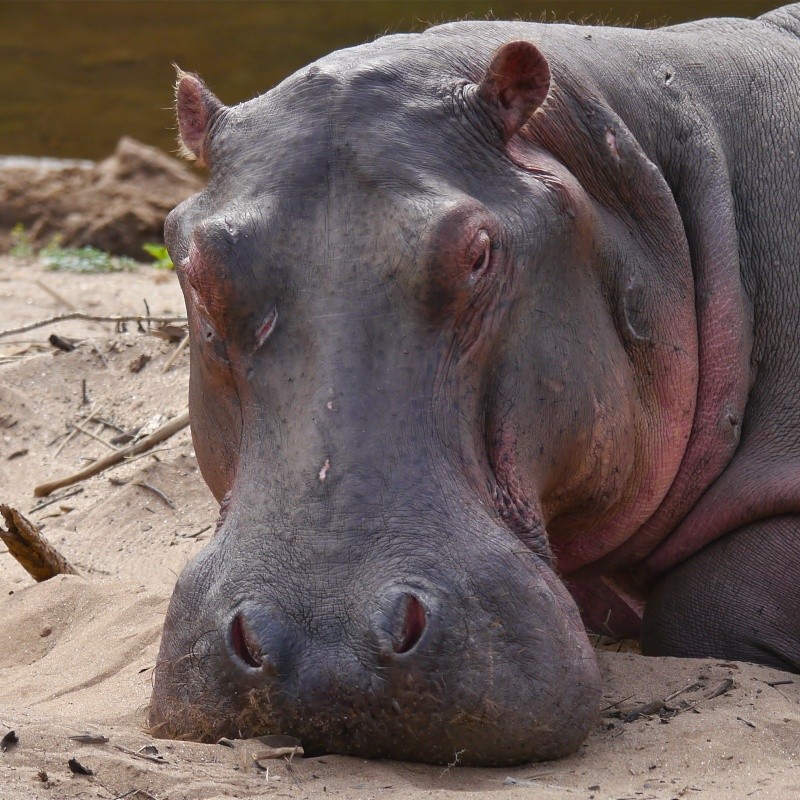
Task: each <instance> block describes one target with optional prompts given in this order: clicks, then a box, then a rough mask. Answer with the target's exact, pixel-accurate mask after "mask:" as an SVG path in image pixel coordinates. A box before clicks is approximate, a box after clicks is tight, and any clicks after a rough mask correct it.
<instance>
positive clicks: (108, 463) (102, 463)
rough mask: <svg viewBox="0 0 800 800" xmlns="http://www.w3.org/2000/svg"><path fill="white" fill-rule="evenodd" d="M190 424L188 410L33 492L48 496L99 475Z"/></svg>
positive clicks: (40, 495) (37, 495)
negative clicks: (72, 473)
mask: <svg viewBox="0 0 800 800" xmlns="http://www.w3.org/2000/svg"><path fill="white" fill-rule="evenodd" d="M188 424H189V414H188V412H187V413H186V414H181V416H180V417H175V419H172V420H170V421H169V422H167V423H166V424H164V425H162V426H161V427H160V428H159V429H158V430H156V431H153V433H151V434H150V435H149V436H145V438H144V439H140V440H139V441H138V442H134V443H133V444H129V445H128V446H127V447H122V448H120V449H119V450H117V452H116V453H111V454H110V455H107V456H106V457H105V458H101V459H99V460H98V461H95V462H94V463H93V464H89V466H88V467H86V468H85V469H82V470H80V472H76V473H75V474H74V475H67V476H66V477H65V478H59V479H58V480H55V481H50V482H49V483H43V484H41V485H40V486H37V487H36V488H35V489H34V490H33V493H34V495H35V496H36V497H46V496H47V495H48V494H50V492H54V491H55V490H56V489H61V488H62V487H63V486H72V484H73V483H78V482H79V481H85V480H86V479H87V478H91V477H92V476H93V475H97V474H98V473H100V472H102V471H103V470H105V469H108V468H109V467H113V466H114V465H115V464H119V463H121V462H122V461H124V460H125V458H126V457H127V456H135V455H137V454H139V453H143V452H144V451H145V450H149V449H150V448H151V447H153V446H154V445H157V444H159V442H163V441H164V440H165V439H169V437H170V436H173V435H174V434H176V433H177V432H178V431H179V430H182V429H183V428H185V427H186V426H187V425H188Z"/></svg>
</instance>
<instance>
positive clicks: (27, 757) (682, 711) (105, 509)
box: [0, 258, 800, 800]
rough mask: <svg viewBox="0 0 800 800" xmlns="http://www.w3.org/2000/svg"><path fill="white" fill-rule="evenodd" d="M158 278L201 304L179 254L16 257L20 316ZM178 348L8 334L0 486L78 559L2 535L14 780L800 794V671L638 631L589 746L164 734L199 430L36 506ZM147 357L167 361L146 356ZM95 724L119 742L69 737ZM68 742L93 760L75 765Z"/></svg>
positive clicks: (104, 303) (150, 292) (106, 308)
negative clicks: (463, 762)
mask: <svg viewBox="0 0 800 800" xmlns="http://www.w3.org/2000/svg"><path fill="white" fill-rule="evenodd" d="M43 286H44V287H47V288H46V289H45V288H42V287H43ZM48 290H49V291H48ZM54 291H55V293H56V296H54V294H53V292H54ZM145 299H146V300H147V303H148V305H149V307H150V310H151V312H152V313H153V314H182V313H183V302H182V299H181V296H180V292H179V290H178V287H177V282H176V281H175V279H174V276H172V275H170V274H168V273H163V272H158V271H156V270H153V269H150V268H145V267H143V268H141V269H140V270H138V271H137V272H135V273H117V274H104V275H74V274H63V273H51V272H47V271H45V270H44V269H43V268H42V266H41V265H38V264H37V263H35V262H31V263H26V262H22V261H19V260H14V259H10V258H5V259H0V328H3V329H5V328H9V327H13V326H16V325H21V324H24V323H26V322H29V321H34V320H37V319H42V318H45V317H48V316H50V315H53V314H57V313H61V312H64V311H67V310H70V307H75V308H79V309H81V310H85V311H89V312H92V313H95V314H120V313H133V314H138V313H142V312H143V311H144V300H145ZM53 332H58V333H59V335H61V336H68V337H75V338H80V339H81V340H82V342H81V344H80V345H79V346H78V347H77V348H76V349H75V350H73V351H72V352H62V351H59V350H56V349H54V348H53V347H52V346H51V345H50V344H48V342H47V337H48V335H49V334H50V333H53ZM174 348H175V344H174V342H168V341H164V340H163V339H159V338H157V337H156V336H153V335H150V334H147V333H141V332H139V331H137V329H136V325H129V326H128V331H127V332H116V331H115V326H114V325H113V324H108V323H87V322H79V321H75V322H68V323H61V324H59V325H58V326H55V327H50V328H40V329H37V330H33V331H30V332H28V333H25V334H19V335H14V336H10V337H6V338H0V502H2V503H6V504H8V505H11V506H14V507H15V508H18V509H19V510H21V511H22V512H23V513H26V514H28V516H29V517H30V518H31V519H32V520H34V521H36V522H37V523H39V524H41V525H43V526H44V533H45V534H46V536H47V537H48V538H49V539H50V541H51V542H52V543H53V544H55V545H56V546H57V547H58V548H59V549H60V550H61V552H62V553H63V554H64V555H65V556H66V557H67V558H68V559H69V560H70V561H71V562H72V564H73V565H74V566H75V567H76V568H77V569H78V570H79V571H80V572H81V577H73V576H59V577H56V578H54V579H52V580H50V581H46V582H44V583H41V584H36V583H34V582H33V581H32V580H31V579H30V578H29V577H28V575H27V574H26V573H25V572H24V571H23V570H22V569H21V568H20V567H19V566H18V565H17V563H16V562H15V561H14V560H13V559H12V557H11V556H10V555H8V554H7V553H6V552H5V548H4V547H0V737H2V736H3V735H5V734H6V733H7V732H8V731H9V730H14V731H15V733H16V736H17V737H18V739H19V741H18V743H16V744H14V745H11V746H9V747H8V748H7V749H6V750H5V751H4V752H0V800H6V799H8V800H11V798H14V800H16V799H17V798H29V797H30V798H79V797H80V798H95V797H97V798H131V800H152V798H155V799H156V800H167V799H168V798H169V800H183V799H185V800H199V799H200V798H223V797H226V798H227V797H239V798H245V797H248V798H250V797H252V798H273V797H290V798H323V797H324V798H328V797H342V798H401V800H412V799H413V800H416V798H429V797H450V796H455V795H457V794H464V793H469V794H471V795H472V796H478V797H482V796H490V795H491V796H493V797H494V796H497V797H500V796H503V797H508V798H536V800H539V799H541V800H545V799H546V798H597V800H600V798H631V800H639V799H640V798H641V800H646V798H693V797H698V798H703V800H705V799H706V798H740V797H741V798H744V797H756V798H759V800H763V799H764V798H773V797H775V798H789V797H795V796H800V705H799V703H800V679H796V678H795V676H793V675H789V674H786V673H781V672H777V671H775V670H770V669H766V668H761V667H756V666H753V665H747V664H741V663H728V662H720V661H717V660H690V659H669V658H645V657H643V656H641V655H637V654H636V653H631V652H619V653H617V652H610V651H599V652H598V658H599V661H600V664H601V668H602V671H603V675H604V681H605V683H604V696H605V700H604V705H605V706H608V708H606V709H605V710H604V712H603V714H602V715H601V718H600V720H599V722H598V724H597V726H596V727H595V729H594V731H593V733H592V735H591V736H590V737H589V740H588V741H587V742H586V744H585V745H584V746H583V747H582V748H581V749H580V751H579V752H578V753H577V754H575V755H574V756H572V757H570V758H567V759H564V760H561V761H558V762H550V763H543V764H531V765H529V766H525V767H519V768H515V769H467V768H462V767H458V766H457V765H454V766H452V767H447V768H444V767H431V766H424V765H419V764H406V763H393V762H366V761H362V760H359V759H352V758H347V757H343V756H325V757H322V758H308V759H303V758H299V757H294V758H292V759H291V760H288V759H285V758H284V759H277V760H272V761H261V762H259V763H260V766H259V765H257V764H256V763H255V762H254V760H253V757H254V756H255V755H258V754H259V753H261V752H263V750H264V746H263V745H262V744H261V743H260V742H258V741H257V740H247V741H237V742H235V743H234V746H233V747H227V746H223V745H199V744H193V743H184V742H168V741H162V740H155V739H152V738H151V737H150V736H148V735H147V733H146V732H145V714H146V708H147V703H148V700H149V696H150V688H151V676H152V670H153V665H154V663H155V658H156V653H157V650H158V642H159V636H160V630H161V625H162V622H163V618H164V613H165V611H166V606H167V602H168V600H169V596H170V593H171V590H172V586H173V584H174V582H175V578H176V576H177V574H178V573H179V572H180V570H181V568H182V566H183V565H184V564H185V563H186V561H187V560H188V559H189V558H191V556H192V555H193V554H194V553H196V552H198V551H199V549H200V548H202V547H203V544H204V542H205V541H206V540H207V539H208V537H209V536H210V535H211V533H212V531H213V523H214V521H215V517H216V511H217V509H216V504H215V503H214V501H213V498H212V497H211V495H210V493H209V491H208V490H207V489H206V487H205V485H204V483H203V482H202V479H201V477H200V474H199V471H198V468H197V463H196V460H195V456H194V452H193V449H192V444H191V438H190V436H189V432H188V429H187V430H184V431H182V432H181V433H179V434H177V435H176V436H174V437H173V438H171V439H169V440H168V441H166V442H164V443H163V444H162V445H160V446H158V447H157V448H155V449H154V450H153V451H151V452H150V453H149V454H147V455H145V456H143V457H139V458H137V459H135V460H133V461H132V462H131V463H126V464H124V465H121V466H119V467H115V468H113V469H110V470H108V471H107V472H105V473H103V474H102V475H99V476H97V477H94V478H91V479H90V480H88V481H85V482H82V483H80V484H78V485H77V486H75V487H72V488H68V489H63V490H61V491H59V492H58V493H56V495H55V496H56V497H60V498H62V499H60V500H58V501H56V502H54V503H51V504H49V505H47V506H46V507H44V508H41V509H39V510H37V511H31V510H32V509H33V508H34V507H35V506H36V504H37V502H38V501H37V500H36V498H34V496H33V488H34V486H36V485H37V484H39V483H41V482H43V481H45V480H49V479H52V478H56V477H59V476H61V475H66V474H70V473H72V472H75V471H76V470H78V469H80V468H81V467H82V466H84V465H85V464H86V463H87V461H88V460H90V459H94V458H97V457H99V456H101V455H105V454H106V453H108V452H110V451H109V450H108V448H107V447H106V446H104V445H103V444H101V443H99V442H97V441H95V440H93V439H90V438H88V437H87V436H84V435H80V436H77V437H75V438H74V439H72V440H71V441H70V442H68V443H67V444H66V445H65V446H64V447H63V449H62V450H61V451H60V452H59V453H58V454H56V451H57V449H58V447H59V446H60V445H61V444H62V442H63V438H64V435H65V433H66V432H67V427H66V426H67V424H68V423H69V422H71V421H74V420H78V419H80V418H81V417H82V416H85V415H86V414H87V409H94V410H96V411H97V412H98V416H100V417H102V418H103V419H106V420H108V421H111V422H114V423H115V424H117V425H118V426H119V427H121V428H125V429H130V428H135V427H139V426H142V425H148V424H149V425H150V426H151V427H154V426H157V425H158V424H160V423H161V422H163V421H164V420H165V419H168V418H172V417H175V416H177V415H178V414H180V413H182V412H183V411H185V408H186V391H187V383H188V353H186V352H184V353H183V354H182V355H181V356H180V357H179V358H178V359H177V360H176V362H175V365H174V366H173V367H172V368H171V369H170V370H169V371H168V372H166V373H164V372H162V367H163V365H164V363H165V361H166V360H167V358H169V356H170V355H171V354H172V353H173V351H174ZM142 356H149V361H147V363H145V364H144V366H143V367H142V368H141V369H140V370H139V371H138V372H137V371H132V369H131V365H132V364H134V365H136V364H138V363H140V362H141V360H142V359H141V357H142ZM84 381H85V386H86V395H87V399H88V401H89V402H88V404H87V403H85V402H84V391H83V382H84ZM89 426H90V428H91V430H92V431H93V432H94V431H95V430H99V426H97V425H96V423H94V422H92V423H89ZM101 435H102V436H103V437H104V438H106V439H108V438H110V436H111V435H112V433H111V431H110V430H109V429H105V431H103V432H102V434H101ZM143 484H144V485H143ZM148 487H153V489H157V490H158V492H160V493H161V494H158V493H156V492H155V491H153V490H152V489H151V488H148ZM76 490H80V491H79V492H78V493H77V494H71V493H72V492H75V491H76ZM161 495H163V497H162V496H161ZM167 501H168V502H167ZM29 512H30V513H29ZM725 689H727V691H724V692H723V690H725ZM681 690H684V691H682V692H681V693H680V694H678V695H677V696H676V697H674V698H673V699H672V700H670V701H669V702H668V703H667V709H666V710H665V709H662V710H661V713H660V714H659V712H658V711H657V710H656V711H653V708H652V707H651V709H649V710H650V711H651V712H652V713H651V714H650V715H646V714H645V715H643V716H638V717H636V718H635V719H634V718H632V716H635V715H630V712H631V710H635V709H636V708H637V707H639V708H640V707H641V706H642V705H643V704H646V703H650V702H651V701H654V700H658V701H661V700H663V699H664V698H666V697H668V696H669V695H671V694H673V693H676V692H680V691H681ZM716 692H723V693H721V694H718V695H717V696H710V695H714V694H715V693H716ZM657 705H658V704H656V706H657ZM645 710H648V709H645ZM87 733H88V734H90V735H92V736H93V737H103V738H104V739H107V741H100V740H98V739H96V738H95V740H94V741H92V742H90V743H83V742H81V741H78V740H75V739H73V738H70V737H75V736H80V735H83V734H87ZM143 748H147V749H143ZM153 748H155V749H153ZM72 758H74V759H76V761H77V763H78V764H80V765H82V766H83V767H85V768H87V769H89V770H91V771H92V772H93V773H94V774H93V775H77V774H73V773H72V772H71V771H70V768H69V764H68V762H69V760H70V759H72ZM73 763H74V762H73Z"/></svg>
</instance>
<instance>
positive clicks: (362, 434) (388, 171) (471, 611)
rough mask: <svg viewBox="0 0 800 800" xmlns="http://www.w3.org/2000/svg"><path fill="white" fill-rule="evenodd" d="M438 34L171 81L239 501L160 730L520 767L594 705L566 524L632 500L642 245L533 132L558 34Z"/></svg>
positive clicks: (210, 359)
mask: <svg viewBox="0 0 800 800" xmlns="http://www.w3.org/2000/svg"><path fill="white" fill-rule="evenodd" d="M387 41H390V42H391V45H390V46H387V44H386V42H387ZM446 44H447V46H442V47H437V48H434V49H430V48H424V47H423V49H422V51H420V50H419V49H418V45H415V44H414V42H413V41H412V38H410V37H391V39H389V40H387V39H384V40H381V41H380V42H377V43H374V44H372V45H366V46H363V47H361V48H357V49H355V50H352V51H344V52H342V53H337V54H334V55H333V56H330V57H328V58H326V59H323V60H322V61H320V62H317V63H316V64H315V65H312V66H311V67H309V68H307V69H305V70H302V71H301V72H299V73H297V74H295V75H294V76H292V77H291V78H289V79H287V80H286V81H285V82H284V83H282V84H281V85H279V86H278V87H277V88H275V89H273V90H272V91H270V92H268V93H267V94H266V95H263V96H261V97H258V98H256V99H254V100H251V101H249V102H246V103H243V104H241V105H239V106H236V107H233V108H228V107H226V106H224V105H222V103H220V101H219V100H217V99H216V98H215V97H214V96H213V95H212V94H211V93H210V91H209V90H208V89H207V88H206V87H205V86H204V85H203V84H202V82H201V81H200V80H199V79H198V78H196V77H194V76H192V75H188V74H181V75H180V77H179V83H178V101H177V102H178V120H179V127H180V132H181V137H182V141H183V143H184V145H185V147H186V148H187V149H188V150H189V151H190V153H191V154H192V155H194V156H195V157H196V158H198V159H200V160H201V161H202V162H204V163H205V164H206V165H207V166H208V167H209V170H210V178H209V182H208V185H207V187H206V189H205V190H204V191H202V192H201V193H200V194H198V195H197V196H195V197H193V198H191V199H190V200H188V201H186V202H185V203H183V204H182V205H181V206H179V207H178V208H177V209H175V211H173V212H172V214H171V215H170V217H169V219H168V222H167V225H166V238H167V243H168V247H169V250H170V253H171V254H172V258H173V260H174V262H175V264H176V265H177V270H178V275H179V278H180V282H181V286H182V288H183V292H184V294H185V297H186V304H187V308H188V313H189V318H190V332H191V388H190V412H191V419H192V434H193V437H194V443H195V448H196V452H197V458H198V461H199V463H200V467H201V470H202V473H203V476H204V478H205V480H206V481H207V483H208V485H209V486H210V488H211V490H212V492H213V493H214V495H215V496H216V497H217V499H218V500H219V501H220V502H221V507H222V511H221V516H220V521H219V523H218V526H217V531H216V534H215V536H214V537H213V538H212V540H211V541H210V542H209V544H208V545H207V546H206V547H205V549H204V550H203V551H202V552H201V553H200V554H198V555H197V556H196V557H195V558H194V560H193V561H192V562H191V563H190V564H189V565H188V566H187V568H186V569H185V571H184V572H183V574H182V575H181V576H180V578H179V580H178V583H177V586H176V588H175V592H174V595H173V597H172V601H171V604H170V607H169V612H168V615H167V619H166V624H165V629H164V637H163V642H162V645H161V651H160V654H159V658H158V663H157V668H156V674H155V685H154V693H153V699H152V703H151V707H150V724H151V727H152V729H153V730H154V731H155V732H156V733H157V734H158V735H163V736H171V737H181V738H191V739H200V740H204V741H215V740H216V739H217V738H219V737H220V736H254V735H261V734H269V733H283V734H290V735H293V736H296V737H298V738H299V739H300V740H301V742H302V744H303V746H304V748H305V750H306V753H307V754H308V753H312V754H313V753H323V752H336V753H346V754H352V755H357V756H361V757H391V758H401V759H413V760H420V761H429V762H439V763H451V762H454V761H457V762H459V763H464V764H510V763H516V762H522V761H526V760H533V759H543V758H553V757H557V756H560V755H563V754H566V753H569V752H571V751H573V750H574V749H575V748H576V747H577V746H578V745H579V744H580V742H581V741H582V740H583V739H584V738H585V736H586V734H587V732H588V730H589V729H590V728H591V726H592V725H593V724H594V721H595V719H596V713H597V707H598V700H599V678H598V672H597V667H596V662H595V659H594V655H593V652H592V650H591V647H590V645H589V642H588V639H587V636H586V634H585V631H584V628H583V625H582V623H581V619H580V616H579V614H578V611H577V608H576V606H575V604H574V602H573V600H572V598H571V596H570V595H569V593H568V592H567V590H566V589H565V587H564V584H563V583H562V582H561V581H560V579H559V578H558V577H557V574H556V571H555V570H556V564H555V561H554V557H553V552H552V550H551V546H550V542H549V534H550V531H549V525H550V524H551V522H552V523H553V524H554V526H555V528H556V529H558V530H559V531H560V535H562V536H563V537H566V538H567V539H569V536H570V531H575V532H585V531H587V530H589V529H590V528H591V526H592V525H593V524H595V523H596V521H597V519H604V518H608V517H609V515H611V513H612V511H614V512H619V513H622V512H620V511H619V509H625V508H627V507H628V506H630V505H632V504H635V502H637V501H636V500H635V499H634V495H635V492H634V491H633V490H632V488H631V487H632V483H633V482H634V481H633V477H632V476H634V475H635V474H638V475H641V469H640V468H639V466H638V465H639V461H638V460H637V459H638V456H637V455H636V450H637V446H640V445H641V446H646V445H647V441H643V439H645V440H646V438H647V436H648V435H649V430H650V429H649V428H648V425H650V424H651V416H652V415H649V414H647V413H646V412H645V411H644V410H643V408H642V404H641V403H639V402H638V396H639V395H638V393H637V390H636V367H635V363H633V362H632V360H631V358H630V356H629V354H628V352H627V350H626V342H625V341H623V339H624V337H622V336H621V335H620V333H619V328H620V325H619V319H620V317H619V309H618V307H617V306H618V304H617V302H616V299H615V298H614V297H613V295H614V291H613V288H612V287H613V286H614V285H615V281H617V282H619V281H623V276H622V275H621V274H620V275H618V274H617V273H616V272H615V269H616V267H615V266H614V265H615V264H617V263H621V261H622V259H620V258H618V257H617V254H616V250H615V248H614V246H613V244H612V243H610V240H609V237H608V235H607V234H606V233H604V232H603V230H602V226H601V225H600V224H599V222H598V219H599V216H598V214H599V212H598V211H597V210H596V204H594V203H593V202H592V201H591V200H590V198H589V195H588V194H587V193H586V191H585V190H584V189H583V188H582V186H581V184H580V182H579V181H578V180H577V179H576V178H575V177H574V175H572V173H571V172H570V171H569V170H568V169H567V168H566V167H564V165H563V164H562V163H561V162H560V161H559V160H558V159H556V158H555V157H553V156H552V155H550V154H549V153H548V152H547V151H546V150H545V149H543V148H541V147H539V148H537V147H534V145H533V144H531V143H530V141H528V144H527V145H526V147H527V148H528V154H527V156H526V159H527V161H526V163H522V161H521V158H520V157H517V156H515V155H514V147H515V144H514V142H515V140H517V139H520V135H519V132H520V130H521V129H522V128H523V127H527V128H530V127H532V126H534V125H535V124H536V120H537V119H538V118H539V117H540V116H543V115H544V113H545V110H546V108H547V104H546V103H545V100H546V98H547V96H548V90H549V86H550V71H549V68H548V64H547V61H546V60H545V59H544V57H543V56H542V55H541V54H540V52H539V50H538V49H537V48H536V47H535V46H534V45H532V44H529V43H526V42H511V43H508V44H505V45H503V46H502V47H500V49H499V50H496V51H495V53H494V55H493V56H492V55H491V53H490V52H487V54H485V55H484V56H480V55H479V54H473V56H470V57H474V58H475V61H476V63H474V64H472V63H468V61H465V59H466V56H464V55H463V53H461V52H460V50H459V48H458V47H457V43H456V42H449V40H448V43H446ZM490 49H491V48H490ZM434 50H435V52H434ZM543 104H545V109H542V110H541V111H540V112H539V113H536V112H537V109H540V107H541V106H542V105H543ZM532 115H533V116H532ZM615 259H616V260H615ZM624 280H627V278H625V279H624ZM623 282H624V281H623ZM642 314H644V312H642ZM651 452H652V448H651Z"/></svg>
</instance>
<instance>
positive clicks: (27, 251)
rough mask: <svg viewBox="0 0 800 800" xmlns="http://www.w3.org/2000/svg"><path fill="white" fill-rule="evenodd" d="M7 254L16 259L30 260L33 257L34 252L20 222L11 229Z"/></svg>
mask: <svg viewBox="0 0 800 800" xmlns="http://www.w3.org/2000/svg"><path fill="white" fill-rule="evenodd" d="M8 252H9V254H10V255H12V256H14V257H16V258H31V257H32V256H33V252H34V251H33V245H32V244H31V237H30V234H29V233H28V231H26V230H25V226H24V225H23V224H22V223H21V222H18V223H17V224H16V225H15V226H14V227H13V228H12V229H11V247H10V248H9V250H8Z"/></svg>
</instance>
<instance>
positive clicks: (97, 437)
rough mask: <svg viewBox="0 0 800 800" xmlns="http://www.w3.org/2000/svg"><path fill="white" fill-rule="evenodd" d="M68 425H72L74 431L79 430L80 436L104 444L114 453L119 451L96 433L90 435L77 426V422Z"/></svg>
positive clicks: (87, 431)
mask: <svg viewBox="0 0 800 800" xmlns="http://www.w3.org/2000/svg"><path fill="white" fill-rule="evenodd" d="M70 425H72V427H73V428H75V429H76V430H79V431H80V432H81V433H82V434H84V436H88V437H89V438H90V439H94V440H95V441H96V442H100V444H104V445H105V446H106V447H107V448H108V449H109V450H113V451H114V452H116V451H117V450H119V448H118V447H115V446H114V445H113V444H111V442H107V441H106V440H105V439H103V438H101V437H100V436H98V435H97V434H96V433H92V432H91V431H90V430H88V429H87V428H84V427H83V426H81V425H79V424H78V423H77V422H71V423H70Z"/></svg>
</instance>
